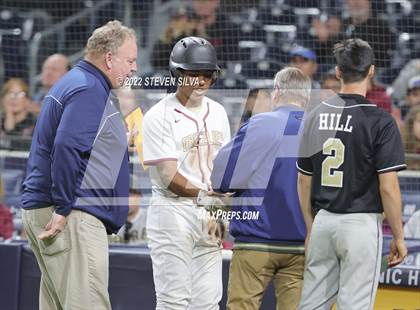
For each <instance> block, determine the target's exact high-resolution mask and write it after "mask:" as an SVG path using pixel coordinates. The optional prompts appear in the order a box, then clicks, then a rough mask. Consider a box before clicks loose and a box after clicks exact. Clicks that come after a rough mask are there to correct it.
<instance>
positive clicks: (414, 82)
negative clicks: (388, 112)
mask: <svg viewBox="0 0 420 310" xmlns="http://www.w3.org/2000/svg"><path fill="white" fill-rule="evenodd" d="M419 105H420V75H416V76H414V77H412V78H411V79H410V80H409V81H408V86H407V94H406V96H405V100H404V101H403V102H402V104H400V107H401V114H402V117H403V119H405V117H406V116H407V114H408V113H409V112H410V109H412V108H414V107H415V106H419Z"/></svg>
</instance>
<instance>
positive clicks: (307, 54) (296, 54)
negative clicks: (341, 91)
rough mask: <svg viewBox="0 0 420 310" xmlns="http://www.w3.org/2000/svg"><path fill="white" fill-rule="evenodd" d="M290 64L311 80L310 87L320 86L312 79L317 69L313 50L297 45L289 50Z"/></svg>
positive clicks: (316, 87) (317, 87)
mask: <svg viewBox="0 0 420 310" xmlns="http://www.w3.org/2000/svg"><path fill="white" fill-rule="evenodd" d="M290 66H291V67H295V68H298V69H300V70H301V71H302V72H303V74H305V75H306V76H307V77H309V78H310V79H311V80H312V88H315V89H319V88H321V86H320V84H319V83H318V82H316V81H314V76H315V74H316V72H317V70H318V63H317V58H316V54H315V52H314V51H312V50H310V49H308V48H305V47H302V46H298V47H295V48H293V49H292V50H291V52H290Z"/></svg>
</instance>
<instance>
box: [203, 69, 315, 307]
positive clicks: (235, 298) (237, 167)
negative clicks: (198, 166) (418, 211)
mask: <svg viewBox="0 0 420 310" xmlns="http://www.w3.org/2000/svg"><path fill="white" fill-rule="evenodd" d="M310 89H311V80H310V79H309V78H308V77H306V76H305V75H304V74H303V73H302V72H301V71H300V70H299V69H297V68H285V69H283V70H281V71H280V72H278V73H277V75H276V77H275V81H274V92H273V110H272V111H271V112H267V113H261V114H258V115H255V116H254V117H252V118H251V119H250V120H249V121H248V122H247V123H245V124H244V125H243V126H242V127H241V128H240V130H239V132H238V133H237V134H236V136H235V137H234V138H233V140H232V141H231V142H230V143H229V144H227V145H226V146H225V147H223V148H222V149H221V150H220V151H219V153H218V155H217V157H216V159H215V161H214V169H213V173H212V178H211V179H212V185H213V187H214V189H215V190H217V191H221V192H235V195H234V197H235V198H234V200H235V201H236V202H235V205H234V206H233V207H232V211H233V212H235V214H236V215H235V216H233V219H232V221H231V222H230V233H231V234H232V236H233V237H234V238H235V245H234V250H233V257H232V262H231V267H230V275H229V287H228V304H227V308H228V309H229V310H243V309H259V308H260V305H261V300H262V297H263V295H264V290H265V289H266V287H267V285H268V284H269V282H270V281H271V280H272V279H274V284H275V289H276V297H277V309H296V307H297V305H298V302H299V298H300V292H301V287H302V279H303V267H304V240H305V236H306V229H305V223H304V221H303V217H302V214H301V211H300V208H299V200H298V194H297V190H296V180H297V172H296V167H295V163H296V158H297V157H298V149H299V136H300V133H301V129H302V127H303V126H302V124H301V123H302V118H303V106H304V105H305V104H306V103H307V101H308V99H309V94H310ZM233 212H232V214H233ZM250 212H258V213H257V214H258V215H259V216H258V219H257V220H250V219H249V218H250V216H249V213H250ZM238 214H239V216H238Z"/></svg>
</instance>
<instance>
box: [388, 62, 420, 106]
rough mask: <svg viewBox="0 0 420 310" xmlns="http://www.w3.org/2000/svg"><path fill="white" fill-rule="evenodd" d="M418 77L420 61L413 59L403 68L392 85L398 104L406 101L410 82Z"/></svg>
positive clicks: (393, 95)
mask: <svg viewBox="0 0 420 310" xmlns="http://www.w3.org/2000/svg"><path fill="white" fill-rule="evenodd" d="M417 75H420V59H413V60H411V61H409V62H408V63H407V64H406V65H405V66H404V68H402V70H401V71H400V73H399V74H398V77H397V78H396V79H395V81H394V83H393V84H392V97H393V98H394V99H395V100H396V101H397V102H402V101H403V100H404V98H405V96H406V95H407V87H408V82H409V81H410V79H411V78H413V77H414V76H417Z"/></svg>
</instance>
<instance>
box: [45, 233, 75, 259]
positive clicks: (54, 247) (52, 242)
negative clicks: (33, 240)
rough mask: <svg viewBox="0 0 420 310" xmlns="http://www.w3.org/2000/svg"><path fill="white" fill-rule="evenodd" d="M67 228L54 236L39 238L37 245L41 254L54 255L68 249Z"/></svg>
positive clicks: (69, 246)
mask: <svg viewBox="0 0 420 310" xmlns="http://www.w3.org/2000/svg"><path fill="white" fill-rule="evenodd" d="M68 233H69V231H68V229H67V228H65V229H64V230H63V231H62V232H60V233H58V234H57V235H56V236H55V237H52V238H46V239H44V240H39V247H40V250H41V253H42V255H46V256H55V255H58V254H60V253H64V252H67V251H69V250H70V248H71V245H70V240H69V238H68Z"/></svg>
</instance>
